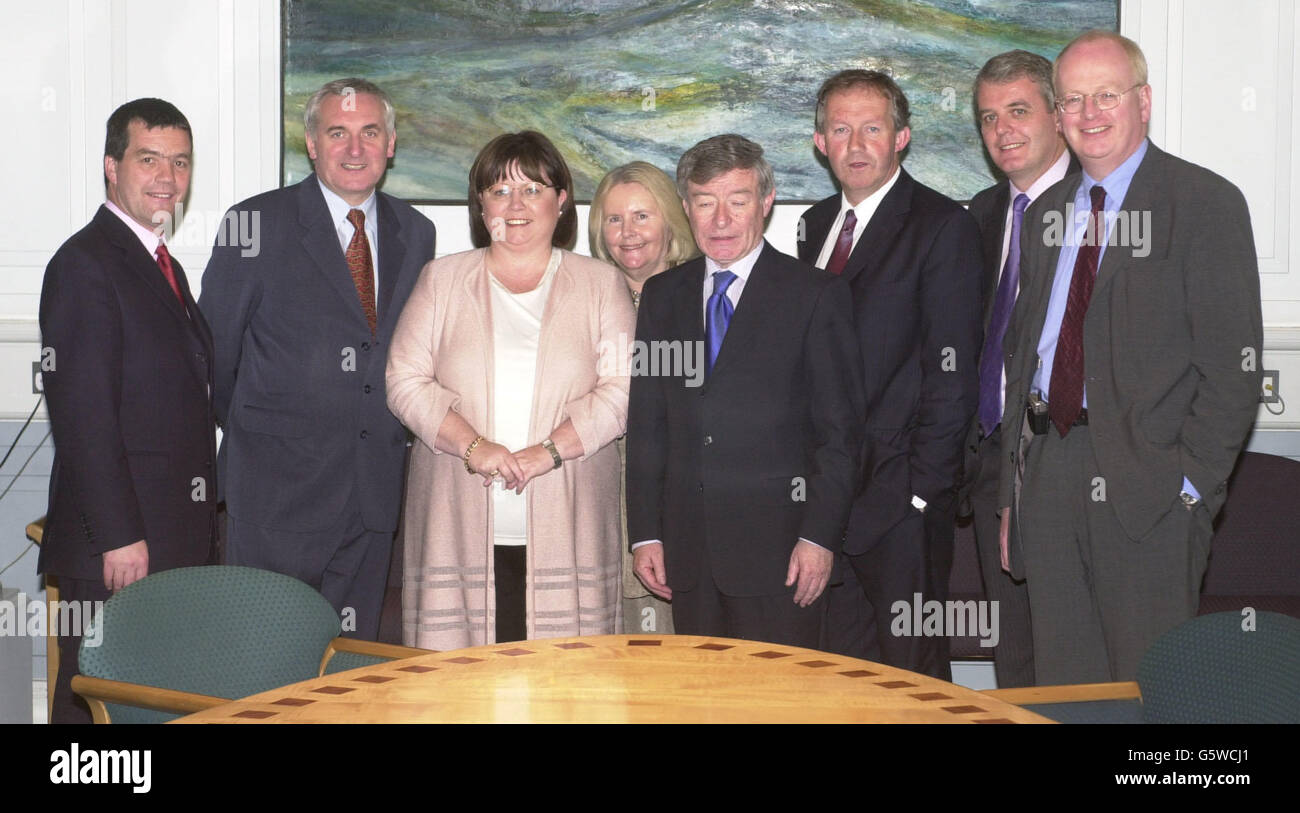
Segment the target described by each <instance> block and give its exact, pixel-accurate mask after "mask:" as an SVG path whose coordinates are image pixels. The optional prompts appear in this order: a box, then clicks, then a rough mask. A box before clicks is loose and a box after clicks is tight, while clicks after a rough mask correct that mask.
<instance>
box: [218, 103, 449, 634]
mask: <svg viewBox="0 0 1300 813" xmlns="http://www.w3.org/2000/svg"><path fill="white" fill-rule="evenodd" d="M303 118H304V126H305V129H306V147H307V154H308V156H310V158H311V159H312V161H313V163H314V165H315V173H314V174H312V175H310V176H308V177H307V178H306V179H304V180H303V181H302V182H301V183H297V184H294V185H293V186H289V187H285V188H284V189H276V190H273V191H270V192H266V193H264V194H261V195H257V196H256V197H253V198H250V199H249V200H246V201H244V202H242V203H240V204H238V205H236V206H235V208H234V209H232V210H231V212H230V213H229V214H228V215H227V218H228V220H229V222H245V221H250V222H251V221H253V220H256V221H257V222H258V223H259V224H260V229H258V230H256V231H255V233H260V234H261V235H262V236H263V239H262V241H261V244H260V245H256V246H254V247H253V249H254V250H252V251H249V250H246V249H245V248H243V247H241V246H238V245H226V244H223V243H230V242H232V241H223V240H221V239H220V235H218V241H217V245H216V246H214V247H213V250H212V258H211V259H210V260H209V261H208V268H207V270H206V271H205V272H204V274H203V293H202V296H201V297H200V298H199V303H200V305H201V307H202V308H203V312H204V313H205V314H207V316H208V321H209V322H210V323H211V324H212V333H213V336H214V345H215V348H216V386H215V389H214V399H215V402H216V409H217V419H218V421H220V423H221V426H222V430H223V433H224V434H223V436H222V442H221V455H220V459H219V465H220V472H221V479H222V493H223V495H224V499H225V502H226V512H227V515H228V518H229V519H228V523H227V526H226V528H227V534H226V561H227V563H228V564H232V565H246V566H249V567H260V568H265V569H267V570H274V571H277V572H279V573H285V574H287V575H290V576H294V577H295V578H298V579H301V580H302V581H305V582H307V583H308V584H310V585H311V586H313V587H315V588H316V589H318V590H319V591H320V592H321V594H322V595H323V596H325V598H326V599H328V600H329V602H330V603H331V604H332V605H333V606H334V608H335V609H336V610H338V611H339V612H340V614H341V616H342V618H343V631H344V634H349V635H351V634H355V635H356V636H358V637H361V638H368V639H374V638H375V637H376V636H377V635H378V632H379V614H380V609H381V607H382V606H383V597H384V589H385V585H386V583H387V580H388V563H389V556H390V554H391V552H392V544H393V534H394V531H395V530H396V529H397V516H398V509H399V507H400V505H401V500H402V473H403V467H404V463H405V461H406V429H405V428H404V427H403V426H402V425H401V424H400V423H399V422H398V421H397V419H396V418H394V417H393V414H392V413H391V412H389V411H388V403H387V396H386V395H385V384H384V366H385V363H386V360H387V357H388V344H389V341H390V339H391V338H392V334H393V328H394V326H395V325H396V324H397V317H398V315H399V314H400V313H401V312H402V306H403V305H404V304H405V303H406V298H407V296H408V295H409V294H410V292H411V288H412V287H413V286H414V285H415V280H416V277H418V276H419V274H420V269H421V268H422V267H423V266H424V264H425V263H426V262H428V261H429V260H431V259H433V239H434V233H433V223H431V222H430V221H429V219H428V218H426V217H424V216H423V215H421V214H420V213H419V212H417V211H415V209H413V208H412V207H411V206H410V205H409V204H407V203H405V202H404V201H402V200H399V199H398V198H395V197H393V196H391V195H386V194H384V193H383V192H380V191H378V186H379V183H380V181H381V180H382V179H383V177H384V172H385V171H386V170H387V168H388V162H389V160H390V159H391V158H392V157H393V155H394V150H395V148H396V144H397V129H396V115H395V110H394V107H393V103H392V101H391V100H390V99H389V97H388V94H387V93H385V92H384V91H383V90H382V89H381V88H379V87H378V86H377V85H375V84H373V83H371V82H368V81H366V80H364V79H360V78H351V79H338V80H335V81H333V82H329V83H328V84H326V85H325V86H324V87H322V88H321V89H320V90H318V91H316V93H314V94H312V96H311V98H310V99H308V101H307V105H306V108H305V110H304V117H303Z"/></svg>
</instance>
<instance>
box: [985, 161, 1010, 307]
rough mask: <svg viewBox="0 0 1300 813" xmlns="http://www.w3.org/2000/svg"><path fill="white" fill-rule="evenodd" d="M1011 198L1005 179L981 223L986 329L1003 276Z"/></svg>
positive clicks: (1008, 185) (995, 193)
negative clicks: (1003, 242) (1004, 250)
mask: <svg viewBox="0 0 1300 813" xmlns="http://www.w3.org/2000/svg"><path fill="white" fill-rule="evenodd" d="M1010 200H1011V185H1010V183H1009V182H1008V181H1003V182H1002V183H1001V184H999V185H998V188H997V191H996V192H994V193H993V208H992V209H991V210H989V211H986V212H985V213H984V222H982V223H980V224H979V227H980V234H982V235H983V236H984V285H983V287H982V288H981V290H982V291H983V292H984V329H985V330H988V327H989V316H990V315H991V314H992V312H993V300H994V299H995V298H996V297H997V292H998V280H999V279H1000V278H1001V276H1002V241H1003V240H1005V239H1006V226H1007V203H1008V202H1009V201H1010Z"/></svg>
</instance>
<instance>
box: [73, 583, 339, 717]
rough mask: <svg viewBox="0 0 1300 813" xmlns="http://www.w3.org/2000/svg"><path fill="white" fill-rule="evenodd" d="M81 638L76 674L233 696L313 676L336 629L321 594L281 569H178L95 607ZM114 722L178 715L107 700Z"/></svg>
mask: <svg viewBox="0 0 1300 813" xmlns="http://www.w3.org/2000/svg"><path fill="white" fill-rule="evenodd" d="M95 624H96V625H97V626H98V627H100V628H101V629H102V630H103V634H102V640H101V641H100V643H99V645H98V646H90V645H89V644H90V642H91V641H92V640H93V639H94V637H95V636H94V635H91V634H88V635H86V636H85V637H84V638H83V640H82V645H81V652H80V656H79V665H80V669H81V672H82V673H83V674H86V675H92V676H94V677H101V678H107V679H110V680H121V681H127V682H130V683H139V684H144V685H148V686H158V687H162V688H166V689H177V690H180V691H186V692H196V693H199V694H207V695H215V696H217V697H229V698H232V699H233V698H239V697H246V696H248V695H250V694H256V693H258V692H263V691H267V690H270V689H274V688H276V687H278V686H284V685H286V684H289V683H296V682H298V681H300V680H307V679H309V678H313V677H316V676H317V673H318V671H319V668H320V660H321V656H322V655H323V654H324V652H325V647H326V646H327V645H328V644H329V642H330V640H331V639H333V638H334V637H335V636H337V635H338V634H339V616H338V614H337V613H336V612H334V608H333V607H331V606H330V604H329V602H328V601H326V600H325V598H324V597H323V596H321V594H320V593H318V592H316V591H315V590H314V589H312V588H311V587H310V586H308V585H307V584H305V583H303V582H301V581H299V580H297V579H295V578H292V577H290V576H285V575H282V574H280V573H272V572H271V571H268V570H258V569H255V568H249V567H232V566H207V567H185V568H178V569H175V570H167V571H164V572H162V573H156V574H154V575H152V576H149V577H147V578H144V579H141V580H140V581H138V582H136V583H134V584H132V585H130V586H129V587H127V588H125V589H123V590H122V591H120V592H119V593H117V594H116V595H114V596H113V597H112V598H111V599H109V600H108V601H107V602H105V604H104V608H103V612H102V613H100V615H99V618H97V619H96V621H95ZM109 713H110V715H111V716H112V718H113V722H115V723H119V722H162V721H165V720H169V719H172V718H174V717H176V716H177V715H174V714H166V713H162V712H154V711H145V710H141V709H134V708H130V707H126V706H121V705H110V706H109Z"/></svg>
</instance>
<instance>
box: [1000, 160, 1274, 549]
mask: <svg viewBox="0 0 1300 813" xmlns="http://www.w3.org/2000/svg"><path fill="white" fill-rule="evenodd" d="M1081 179H1082V175H1081V174H1080V173H1077V172H1076V173H1072V174H1070V175H1067V176H1066V177H1065V179H1064V180H1062V181H1061V182H1060V183H1058V184H1056V185H1055V186H1053V187H1052V188H1051V189H1049V190H1048V191H1047V192H1045V193H1044V194H1043V195H1042V196H1041V197H1039V199H1038V200H1036V201H1035V202H1034V204H1033V205H1032V206H1030V207H1029V210H1028V211H1027V212H1026V215H1025V221H1024V226H1023V230H1022V234H1021V257H1022V260H1021V282H1020V285H1021V288H1020V297H1019V299H1018V300H1017V302H1016V309H1015V312H1014V314H1013V316H1012V319H1011V325H1010V327H1008V329H1007V334H1006V338H1005V340H1004V342H1003V347H1004V349H1005V351H1006V365H1007V398H1006V409H1005V411H1004V413H1003V417H1002V425H1003V428H1004V441H1003V449H1004V457H1003V460H1002V473H1001V486H1000V487H1001V491H1000V499H999V505H1003V506H1008V505H1012V504H1013V502H1014V501H1015V500H1016V499H1018V496H1019V494H1018V489H1017V485H1018V476H1017V475H1018V469H1019V468H1020V465H1021V462H1022V459H1021V455H1022V451H1023V450H1022V444H1017V443H1015V442H1014V441H1013V440H1012V438H1013V437H1014V435H1011V436H1008V435H1007V433H1006V431H1005V430H1007V428H1008V427H1021V426H1022V425H1023V421H1024V408H1025V399H1026V397H1027V395H1028V392H1029V388H1030V385H1031V382H1032V379H1033V375H1034V370H1035V367H1036V365H1037V358H1038V356H1037V345H1038V340H1039V336H1040V334H1041V333H1042V330H1043V322H1044V320H1045V317H1046V312H1047V304H1048V300H1049V299H1050V296H1051V288H1052V280H1053V277H1054V276H1055V273H1056V264H1057V259H1058V257H1059V255H1060V250H1061V247H1060V245H1059V241H1058V240H1052V239H1051V238H1052V236H1053V232H1052V231H1051V229H1050V228H1049V227H1050V226H1051V225H1052V224H1053V223H1060V222H1064V220H1063V218H1064V211H1065V206H1066V203H1067V202H1068V201H1070V200H1072V199H1073V197H1074V194H1075V191H1076V190H1077V189H1078V186H1079V183H1080V181H1081ZM1123 210H1124V211H1125V212H1128V213H1130V216H1135V217H1137V218H1139V220H1140V219H1143V218H1148V217H1149V229H1148V230H1147V231H1148V233H1147V234H1146V246H1145V252H1148V253H1146V254H1145V256H1138V255H1140V254H1143V253H1144V250H1143V249H1141V248H1140V247H1138V246H1132V245H1130V246H1125V245H1108V246H1107V248H1106V251H1105V254H1104V255H1103V257H1102V261H1101V266H1100V268H1099V269H1098V273H1097V279H1096V283H1095V285H1094V288H1093V293H1092V300H1091V302H1090V304H1089V307H1088V313H1087V316H1086V317H1085V319H1084V328H1083V332H1084V335H1083V346H1084V376H1085V383H1086V387H1087V397H1088V421H1089V427H1088V428H1089V433H1090V435H1091V438H1092V443H1093V448H1094V451H1095V453H1096V456H1097V463H1098V465H1099V467H1100V471H1101V475H1102V477H1104V478H1105V489H1106V491H1105V493H1106V499H1107V500H1109V501H1110V502H1111V504H1112V505H1113V506H1114V508H1115V514H1116V516H1117V517H1118V519H1119V522H1120V525H1121V526H1122V527H1123V528H1124V531H1125V533H1127V534H1128V536H1129V537H1130V538H1132V539H1142V538H1143V537H1144V536H1146V534H1147V533H1148V532H1149V531H1150V530H1151V529H1152V528H1153V527H1154V526H1155V525H1156V523H1157V522H1158V521H1159V520H1160V518H1161V517H1163V516H1164V515H1165V514H1166V513H1167V512H1168V511H1169V510H1170V509H1171V508H1172V507H1173V506H1175V505H1178V504H1179V503H1178V494H1179V492H1180V491H1181V489H1182V478H1183V477H1184V476H1186V477H1187V478H1188V479H1190V480H1191V481H1192V484H1193V485H1194V486H1195V487H1196V489H1197V490H1198V491H1199V492H1200V493H1201V496H1202V498H1203V499H1204V501H1205V505H1206V507H1207V508H1208V509H1209V512H1210V516H1211V517H1212V516H1213V515H1214V514H1216V513H1217V512H1218V510H1219V508H1220V507H1221V506H1222V505H1223V501H1224V499H1225V496H1226V494H1225V491H1226V487H1227V486H1226V483H1227V479H1228V474H1229V473H1230V472H1231V471H1232V466H1233V463H1234V461H1235V460H1236V458H1237V454H1238V452H1240V451H1241V447H1242V445H1243V443H1244V442H1245V438H1246V434H1247V432H1249V430H1250V427H1251V424H1252V423H1253V421H1254V418H1255V411H1256V408H1257V406H1256V405H1257V403H1258V400H1259V388H1260V372H1259V354H1260V351H1261V347H1262V343H1263V326H1262V325H1263V320H1262V316H1261V313H1260V300H1259V273H1258V268H1257V265H1256V260H1255V242H1254V238H1253V237H1252V234H1251V226H1250V213H1249V211H1248V210H1247V207H1246V201H1245V198H1243V197H1242V194H1241V192H1240V191H1239V190H1238V189H1237V188H1236V187H1235V186H1233V185H1232V184H1231V183H1229V182H1228V181H1226V180H1225V179H1223V178H1221V177H1219V176H1218V175H1215V174H1214V173H1212V172H1210V171H1209V170H1207V169H1204V168H1203V167H1199V166H1196V165H1195V164H1191V163H1188V162H1187V161H1183V160H1181V159H1179V158H1175V157H1174V156H1172V155H1169V154H1168V153H1166V152H1164V151H1162V150H1160V149H1158V148H1156V146H1155V145H1153V144H1152V145H1149V146H1148V148H1147V154H1146V157H1145V158H1144V159H1143V161H1142V163H1141V165H1140V166H1139V167H1138V170H1137V173H1136V174H1135V175H1134V177H1133V183H1132V185H1131V186H1130V187H1129V190H1128V195H1127V197H1126V198H1125V200H1124V202H1123ZM1057 233H1059V230H1058V231H1057ZM1049 242H1057V243H1058V244H1057V245H1048V243H1049ZM1064 273H1069V271H1068V270H1067V271H1065V272H1064ZM1052 431H1054V430H1052ZM1034 474H1035V473H1034V472H1032V471H1026V472H1025V473H1024V477H1025V478H1029V477H1032V476H1034ZM1012 525H1013V528H1015V522H1014V517H1013V523H1012Z"/></svg>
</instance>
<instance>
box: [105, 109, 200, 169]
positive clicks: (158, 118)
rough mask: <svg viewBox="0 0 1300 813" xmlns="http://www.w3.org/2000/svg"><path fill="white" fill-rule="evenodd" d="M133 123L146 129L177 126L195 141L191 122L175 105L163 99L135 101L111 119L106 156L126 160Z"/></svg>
mask: <svg viewBox="0 0 1300 813" xmlns="http://www.w3.org/2000/svg"><path fill="white" fill-rule="evenodd" d="M133 121H139V122H141V123H142V124H144V127H145V129H146V130H153V129H155V128H157V127H175V128H177V129H179V130H184V131H185V132H186V133H189V134H190V139H191V140H193V138H194V134H193V133H192V132H191V131H190V122H189V120H188V119H186V118H185V114H184V113H182V112H181V111H179V110H177V109H176V105H174V104H172V103H171V102H164V101H163V100H162V99H136V100H135V101H133V102H127V103H126V104H124V105H122V106H121V107H119V108H118V109H116V110H114V111H113V115H111V116H109V117H108V135H107V136H106V137H105V138H104V155H105V156H107V157H109V158H112V159H113V160H114V161H121V160H122V159H123V158H125V157H126V146H127V144H128V143H129V142H130V141H131V135H130V133H128V132H127V128H128V127H130V125H131V122H133Z"/></svg>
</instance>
